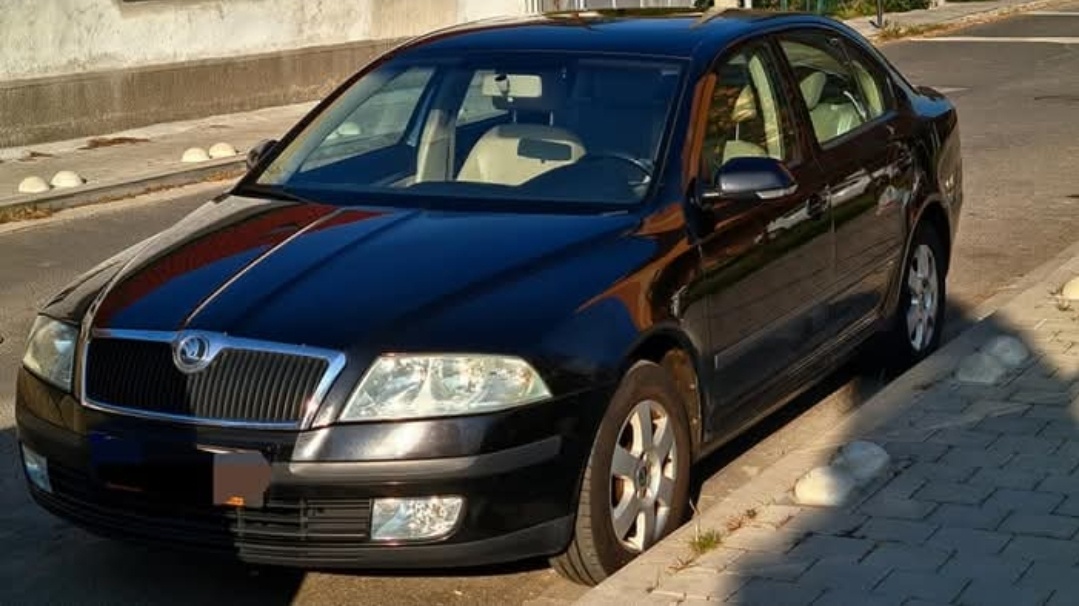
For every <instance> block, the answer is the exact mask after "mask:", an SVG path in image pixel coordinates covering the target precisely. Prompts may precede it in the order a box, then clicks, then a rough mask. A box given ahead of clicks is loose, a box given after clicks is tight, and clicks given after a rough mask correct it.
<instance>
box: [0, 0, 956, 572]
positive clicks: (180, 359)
mask: <svg viewBox="0 0 1079 606" xmlns="http://www.w3.org/2000/svg"><path fill="white" fill-rule="evenodd" d="M249 167H250V168H249V170H248V172H247V174H246V175H245V176H244V177H243V178H242V179H240V180H239V181H238V182H237V184H236V185H235V186H234V187H233V188H232V189H231V190H230V191H229V192H227V193H226V194H223V195H221V196H219V197H218V198H216V199H214V200H212V201H209V202H207V203H206V204H205V205H204V206H202V207H200V208H199V209H197V210H196V211H194V212H193V213H192V214H190V215H189V216H187V217H186V218H184V219H183V220H181V221H179V222H178V223H177V224H176V225H174V226H172V227H171V228H169V229H167V230H165V231H163V232H161V233H159V234H157V235H155V236H153V237H151V238H149V239H147V240H145V241H144V242H142V243H140V244H138V245H136V246H134V247H132V248H130V249H128V250H125V251H123V252H121V253H119V254H118V255H116V256H115V257H113V258H111V259H109V260H107V261H105V262H103V263H102V264H100V265H99V266H97V267H96V268H94V269H92V270H90V271H89V272H88V273H86V274H85V275H83V276H82V277H81V278H79V279H78V280H76V281H75V282H74V283H72V284H71V285H70V286H68V287H67V288H65V289H64V290H63V291H62V292H60V293H59V294H57V295H56V296H55V298H53V299H52V300H51V301H50V302H49V303H48V304H47V305H46V306H45V307H44V308H43V309H42V310H41V313H40V315H39V316H38V318H37V319H36V321H35V322H34V325H33V327H32V332H31V335H30V338H29V345H28V349H27V351H26V354H25V357H24V358H23V362H22V370H21V372H20V374H19V378H18V394H17V423H18V439H19V442H20V452H21V458H22V463H23V466H24V469H25V473H26V477H27V481H28V486H29V490H30V492H31V493H32V495H33V498H34V499H35V500H36V501H37V503H39V504H40V505H41V506H42V507H44V508H46V509H48V510H49V511H51V512H53V513H55V514H56V515H58V516H60V517H62V518H65V519H67V520H70V521H72V522H74V523H76V524H78V525H81V526H84V527H86V528H88V529H90V530H92V531H95V532H98V533H101V534H104V535H108V536H113V537H118V538H122V539H131V540H137V541H150V542H155V543H158V544H162V545H166V546H170V547H176V548H192V549H206V550H210V551H216V552H220V553H223V554H226V555H229V556H231V557H236V558H239V559H241V560H243V561H248V562H255V563H262V564H277V565H294V566H301V567H309V568H327V567H352V568H357V569H373V568H383V569H398V568H406V567H446V566H463V565H481V564H490V563H496V562H504V561H510V560H518V559H523V558H534V557H550V558H551V560H552V562H553V564H554V566H555V567H556V568H557V569H558V570H559V571H560V572H562V573H563V574H565V575H566V576H568V577H569V578H571V579H574V580H576V581H578V582H582V583H586V584H591V583H596V582H598V581H600V580H602V579H603V578H605V577H606V576H608V575H610V574H611V573H612V572H614V571H615V570H617V569H618V568H619V567H621V566H623V565H624V564H626V563H627V562H628V561H630V560H631V559H632V558H634V557H635V556H636V555H637V554H639V553H641V552H642V551H643V550H646V549H648V548H649V546H651V545H653V544H655V543H656V541H658V540H659V539H661V538H662V537H664V536H665V535H666V534H667V533H669V532H671V531H672V530H673V529H675V528H676V527H677V526H678V525H679V524H680V523H682V522H683V521H684V520H685V518H686V513H687V508H688V492H689V478H690V472H691V469H692V466H693V463H694V462H695V461H697V460H699V459H701V458H702V457H704V456H706V455H707V454H708V453H710V452H712V451H713V450H715V449H716V448H717V447H718V446H720V445H722V444H723V443H724V442H726V441H729V440H730V439H731V438H732V437H734V436H736V435H737V434H738V433H739V432H742V431H744V430H745V429H746V428H748V427H750V426H751V425H752V424H753V423H754V422H756V421H757V420H759V419H761V418H763V417H764V416H766V415H768V414H769V413H770V412H771V411H773V410H775V409H777V408H778V407H780V406H782V405H783V404H784V403H785V402H787V401H788V400H790V399H791V398H792V397H794V396H795V395H797V394H798V393H799V392H801V391H803V390H805V388H807V387H808V386H809V385H811V384H812V383H813V382H814V381H815V380H817V379H819V378H820V377H822V376H825V375H826V374H827V373H828V372H829V371H830V370H832V369H834V368H836V366H837V365H838V364H840V363H842V362H843V361H844V359H845V358H847V357H848V356H849V355H850V354H851V353H852V352H853V351H854V350H855V348H856V347H858V346H860V345H862V344H863V343H864V342H866V341H867V340H868V339H869V338H870V337H872V336H874V335H881V336H882V337H883V338H881V339H874V342H875V343H876V342H878V341H879V343H880V345H879V346H881V347H884V348H885V349H886V352H887V353H888V354H891V355H893V356H894V357H896V358H899V359H904V360H908V361H912V360H914V361H916V360H917V359H919V358H920V357H923V356H925V355H926V354H927V353H928V352H930V351H931V350H933V348H934V347H936V346H937V344H938V341H939V339H940V335H941V322H942V319H943V309H944V305H943V303H944V297H945V275H946V272H947V271H948V264H949V258H950V256H951V250H952V241H953V235H954V234H955V230H956V225H957V218H958V216H959V212H960V207H961V203H962V175H961V160H960V150H959V139H958V128H957V119H956V112H955V109H954V108H953V106H952V105H951V104H950V103H949V101H948V100H947V99H945V98H944V97H943V96H941V95H940V94H938V93H937V92H935V91H933V90H931V89H928V88H923V87H916V86H914V85H912V84H911V83H909V82H908V81H907V80H906V79H904V77H903V76H902V75H900V73H899V72H897V71H896V69H895V68H894V67H893V66H892V65H890V64H889V62H888V61H887V60H886V59H885V58H884V57H883V56H882V55H881V54H880V53H879V52H878V51H877V50H875V49H874V48H873V47H872V46H870V45H869V44H868V43H867V42H866V41H865V40H864V39H863V38H861V37H859V36H858V34H856V33H855V32H853V31H852V30H851V29H849V28H847V27H846V26H844V25H842V24H840V23H837V22H834V21H831V20H828V19H824V18H818V17H813V16H807V15H797V14H783V15H780V14H765V13H753V12H723V13H711V12H709V13H704V14H699V13H672V14H660V15H656V14H652V15H650V16H647V15H635V14H630V13H579V14H561V15H558V14H556V15H547V16H542V17H531V18H525V19H516V20H497V21H490V22H482V23H477V24H470V25H467V26H463V27H459V28H455V29H449V30H443V31H439V32H436V33H433V34H431V35H428V36H425V37H422V38H418V39H415V40H413V41H411V42H409V43H406V44H404V45H402V46H400V47H398V48H396V49H395V50H393V51H391V52H389V53H387V54H385V55H384V56H382V57H380V58H379V59H377V60H376V61H374V62H373V63H371V64H370V65H368V66H366V67H364V68H363V69H362V70H361V71H360V72H359V73H357V74H356V75H355V76H354V77H352V78H351V79H349V80H348V81H347V82H345V83H344V84H343V85H342V86H340V87H339V88H338V89H337V90H336V91H335V92H334V93H333V94H331V95H330V96H329V97H327V98H326V99H324V100H323V101H322V102H321V103H320V104H319V105H318V107H317V108H315V109H314V110H313V111H312V112H311V113H310V114H309V115H308V116H306V117H305V118H304V119H303V120H302V121H301V122H300V123H299V124H297V125H296V126H295V127H294V128H293V129H291V131H290V132H288V133H287V135H286V136H284V137H283V138H282V139H281V140H280V141H276V142H275V141H268V142H265V143H264V144H260V145H259V146H257V147H256V148H254V149H253V150H252V152H251V153H250V155H249Z"/></svg>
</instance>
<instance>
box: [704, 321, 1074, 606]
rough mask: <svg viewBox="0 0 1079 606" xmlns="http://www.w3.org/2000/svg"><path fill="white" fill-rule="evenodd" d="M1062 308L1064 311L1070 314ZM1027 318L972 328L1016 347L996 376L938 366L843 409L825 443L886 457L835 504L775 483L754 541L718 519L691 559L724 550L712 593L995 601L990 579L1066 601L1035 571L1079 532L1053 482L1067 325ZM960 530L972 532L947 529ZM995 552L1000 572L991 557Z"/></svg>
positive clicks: (1070, 333) (1067, 482) (1063, 489)
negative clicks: (720, 527)
mask: <svg viewBox="0 0 1079 606" xmlns="http://www.w3.org/2000/svg"><path fill="white" fill-rule="evenodd" d="M958 311H960V312H961V311H962V310H958ZM1062 311H1063V310H1062ZM1070 313H1071V314H1072V317H1071V318H1070V320H1068V321H1069V322H1072V323H1074V322H1077V321H1079V317H1076V315H1075V312H1074V311H1073V312H1070ZM1056 321H1060V320H1054V319H1050V320H1049V322H1050V323H1052V322H1056ZM1061 325H1065V324H1064V323H1063V322H1061ZM1033 330H1034V329H1032V328H1031V327H1030V326H1026V327H1018V326H1015V325H1011V324H1009V323H1008V322H1007V321H1005V320H1001V319H999V318H998V317H997V316H993V317H990V318H988V319H986V320H984V321H983V322H982V323H981V324H980V325H979V326H978V334H979V335H997V336H1009V337H1012V338H1014V339H1015V340H1014V341H1012V343H1016V342H1018V343H1022V344H1023V345H1024V347H1025V349H1026V350H1027V351H1028V352H1029V357H1028V358H1027V359H1026V361H1025V362H1023V363H1022V364H1021V365H1019V366H1018V367H1017V368H1013V369H1011V370H1010V371H1009V373H1008V374H1007V375H1006V376H1005V377H1004V378H1003V379H1001V380H1000V381H999V382H998V383H996V384H993V385H984V384H978V383H975V382H969V381H966V382H964V381H960V380H958V378H957V377H956V375H955V373H954V372H951V371H950V370H949V371H948V372H945V373H942V374H937V375H936V376H934V377H933V378H932V379H930V380H928V381H927V382H926V383H919V384H917V385H916V386H915V387H914V388H913V389H914V393H913V394H910V395H909V396H908V395H907V392H906V390H905V388H904V392H903V393H899V392H898V391H897V392H894V393H889V394H888V395H887V396H886V401H887V402H888V403H889V405H888V406H887V407H874V409H873V411H872V414H868V415H864V416H862V417H856V418H855V419H854V423H853V424H852V425H850V426H848V427H847V428H845V429H844V434H843V437H842V438H841V439H840V440H839V442H840V443H843V442H849V441H853V440H869V441H871V442H874V443H876V444H878V445H880V446H882V447H883V448H884V449H885V450H886V451H887V452H888V453H889V455H890V457H891V460H890V462H889V465H888V468H887V469H886V471H885V472H883V473H882V474H881V475H880V476H878V477H877V478H876V479H875V480H873V481H872V482H870V483H869V484H868V485H866V486H864V487H862V488H860V489H857V490H856V492H855V493H854V494H853V495H852V497H851V498H850V499H848V501H847V502H846V503H845V504H844V505H842V506H838V507H806V506H801V507H799V506H798V504H797V503H796V502H795V500H794V498H793V495H792V494H791V493H790V492H788V493H787V494H786V495H777V497H779V498H778V500H777V501H776V503H774V504H773V505H778V506H779V507H772V508H771V511H768V515H764V516H763V517H764V518H768V519H767V520H759V521H756V522H747V524H748V525H749V526H753V527H757V528H768V529H771V530H773V531H774V532H766V533H765V536H766V537H767V538H764V539H762V540H760V541H759V542H757V543H755V544H748V543H745V542H742V541H741V539H740V538H739V537H735V536H734V534H733V533H737V532H738V531H739V530H741V528H734V529H728V530H733V532H732V534H730V535H728V536H726V537H725V538H724V539H723V540H720V541H718V542H717V545H716V546H715V547H714V548H713V549H719V550H720V551H717V552H715V553H714V555H713V557H712V558H708V556H707V554H704V555H701V556H700V559H701V562H702V563H701V565H705V564H704V562H705V560H706V559H707V560H709V561H720V560H723V559H724V558H726V557H727V556H728V555H730V556H731V557H732V558H733V560H732V561H730V562H729V563H728V564H726V565H725V566H724V565H721V566H720V567H719V569H721V570H722V571H723V572H724V573H725V574H719V573H713V574H714V575H715V576H714V579H715V580H714V582H713V583H712V587H710V588H709V589H710V593H709V595H710V596H712V599H718V600H719V601H723V600H724V599H726V600H727V601H725V602H723V603H727V604H739V605H742V606H746V605H758V604H759V605H773V604H777V603H787V602H785V601H784V600H788V599H791V597H792V596H794V595H799V596H801V597H800V598H799V600H798V603H805V604H810V603H813V604H832V603H851V604H853V603H870V602H872V603H896V604H898V603H914V602H918V601H919V600H918V599H917V598H920V599H924V600H929V601H932V602H933V603H937V602H939V603H987V600H989V601H993V603H997V599H998V598H999V596H994V595H993V591H994V590H993V589H992V588H993V587H997V588H998V589H997V590H996V591H1000V590H1001V589H1000V588H1001V587H1003V588H1005V590H1007V591H1014V592H1015V593H1008V594H1006V595H1007V596H1008V597H1007V598H1004V601H1003V602H1000V603H1005V602H1007V603H1019V601H1022V602H1023V603H1026V602H1027V600H1030V602H1029V603H1044V601H1045V600H1046V599H1048V598H1049V597H1050V593H1051V592H1053V591H1056V593H1054V594H1053V598H1054V600H1057V599H1062V598H1066V599H1062V601H1061V602H1060V603H1079V584H1076V583H1074V582H1071V583H1070V584H1067V583H1065V580H1060V581H1055V580H1052V579H1051V577H1049V576H1047V575H1040V573H1039V572H1037V571H1038V567H1039V566H1041V565H1044V563H1043V564H1039V563H1038V560H1040V559H1042V558H1043V557H1047V558H1050V559H1051V558H1052V557H1055V556H1054V553H1052V552H1051V550H1052V549H1053V546H1054V545H1057V544H1061V545H1063V544H1068V545H1070V544H1071V543H1070V541H1068V540H1067V539H1072V537H1073V535H1075V534H1076V531H1079V519H1077V516H1079V507H1073V506H1069V505H1068V504H1069V503H1072V501H1071V500H1070V499H1068V498H1067V494H1066V493H1067V491H1068V490H1071V488H1070V487H1072V486H1074V487H1075V490H1077V491H1079V483H1076V484H1072V483H1075V482H1079V480H1076V479H1075V476H1073V475H1071V474H1072V472H1074V471H1075V470H1076V468H1079V426H1077V419H1079V403H1077V402H1076V400H1075V391H1074V386H1075V385H1076V381H1077V379H1079V352H1077V351H1071V352H1070V356H1071V357H1070V358H1069V354H1068V353H1067V351H1068V350H1069V348H1070V347H1071V346H1070V345H1069V342H1070V341H1072V340H1076V339H1079V336H1077V335H1079V331H1077V330H1075V329H1070V330H1069V329H1063V330H1064V332H1063V333H1061V332H1054V331H1053V329H1052V328H1045V327H1044V326H1043V327H1041V328H1038V329H1037V331H1038V332H1037V335H1038V336H1037V342H1034V341H1033V340H1032V339H1031V338H1027V337H1026V336H1025V335H1031V334H1034V332H1032V331H1033ZM951 332H952V334H955V331H954V330H953V331H951ZM1042 335H1045V336H1042ZM966 355H968V354H964V357H965V356H966ZM934 372H935V371H934ZM922 374H923V373H919V374H918V375H913V376H912V378H913V377H916V380H918V381H921V380H922V379H923V378H924V377H923V376H922ZM926 376H928V373H926ZM1054 487H1055V488H1054ZM1073 505H1074V503H1073ZM1069 507H1070V509H1069ZM767 509H768V508H765V509H764V510H758V509H755V510H753V511H754V514H753V515H754V516H755V515H757V512H758V511H766V510H767ZM1028 509H1030V510H1029V511H1028ZM777 512H779V513H778V514H777V515H778V516H779V519H773V518H775V517H776V516H772V515H770V514H773V513H777ZM1013 518H1014V519H1013ZM751 519H752V517H751ZM1050 522H1053V523H1054V524H1055V525H1054V526H1053V527H1051V528H1050V527H1049V526H1044V527H1041V528H1034V526H1033V525H1037V524H1039V523H1042V524H1049V523H1050ZM747 530H748V529H747ZM747 536H748V535H747ZM965 536H970V537H973V538H970V540H969V541H967V542H966V543H964V542H963V540H962V539H961V538H957V537H965ZM998 539H999V543H997V542H995V541H997V540H998ZM979 541H981V542H979ZM1070 549H1072V551H1069V552H1068V553H1073V552H1074V553H1075V554H1077V555H1079V547H1071V548H1070ZM743 550H744V551H743ZM1046 550H1048V551H1046ZM998 556H999V560H998V559H995V558H997V557H998ZM1073 559H1074V558H1073ZM979 562H980V563H979ZM1001 562H1007V563H1008V564H1009V566H1008V567H1006V568H1008V570H1007V571H1003V569H1002V568H1000V567H996V568H994V566H996V565H997V564H1000V563H1001ZM1011 564H1015V565H1017V566H1018V567H1017V568H1014V569H1012V567H1010V565H1011ZM938 575H940V576H939V577H938ZM1039 575H1040V576H1039ZM987 576H988V577H993V578H985V577H987ZM1001 576H1006V577H1009V578H1006V579H1002V578H997V577H1001ZM979 579H980V580H979ZM1038 579H1042V580H1038ZM1072 581H1074V579H1072ZM994 583H995V585H994ZM1056 583H1059V584H1056ZM1069 591H1070V592H1072V593H1067V594H1062V592H1069ZM809 593H812V594H813V595H809ZM893 598H894V599H893ZM1013 598H1014V599H1015V600H1016V601H1010V600H1012V599H1013ZM1020 598H1022V599H1020ZM874 599H879V600H883V601H880V602H875V601H873V600H874ZM905 599H910V600H913V601H910V602H905V601H903V600H905ZM814 600H819V601H814ZM852 600H853V601H852ZM953 600H956V601H954V602H953ZM919 603H921V602H919ZM1053 603H1056V602H1055V601H1054V602H1053Z"/></svg>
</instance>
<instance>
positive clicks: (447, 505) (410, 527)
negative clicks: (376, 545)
mask: <svg viewBox="0 0 1079 606" xmlns="http://www.w3.org/2000/svg"><path fill="white" fill-rule="evenodd" d="M464 502H465V500H464V499H463V498H461V497H422V498H412V499H375V504H374V507H373V510H372V512H371V539H372V540H374V541H420V540H431V539H440V538H442V537H444V536H446V535H448V534H449V533H450V532H452V531H453V529H454V527H456V526H457V520H458V519H459V518H460V517H461V510H462V509H463V506H464Z"/></svg>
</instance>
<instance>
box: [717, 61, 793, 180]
mask: <svg viewBox="0 0 1079 606" xmlns="http://www.w3.org/2000/svg"><path fill="white" fill-rule="evenodd" d="M715 76H716V83H715V88H714V89H713V92H712V97H711V102H710V104H709V108H708V116H707V126H706V128H705V134H704V141H703V144H702V149H701V157H702V159H703V161H704V164H705V169H706V170H707V173H706V174H708V175H712V174H715V172H716V171H717V170H718V169H719V167H721V166H722V165H723V164H725V163H726V162H728V161H729V160H731V159H732V158H738V157H745V156H758V157H772V158H775V159H776V160H781V161H788V160H790V159H791V158H790V156H791V152H792V150H793V147H794V145H793V140H792V137H791V131H790V125H789V124H787V122H786V120H785V117H786V116H785V115H784V113H783V111H782V110H781V106H780V99H781V98H782V96H781V92H780V89H779V77H778V76H777V71H776V66H775V63H774V61H773V60H772V56H771V55H770V54H769V53H768V52H767V51H766V50H765V47H763V46H757V45H750V46H747V47H745V48H744V49H742V50H741V51H739V52H737V53H735V54H734V55H733V56H730V57H728V58H727V59H725V60H724V61H722V62H721V63H720V65H719V67H717V68H716V71H715Z"/></svg>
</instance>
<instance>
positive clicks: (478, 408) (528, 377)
mask: <svg viewBox="0 0 1079 606" xmlns="http://www.w3.org/2000/svg"><path fill="white" fill-rule="evenodd" d="M549 397H551V392H550V391H549V390H548V389H547V385H546V384H545V383H544V382H543V379H541V378H540V376H539V375H538V374H537V373H536V371H535V370H534V369H533V368H532V367H531V366H530V365H529V364H528V363H527V362H525V361H524V360H521V359H519V358H511V357H502V356H485V355H445V356H429V355H387V356H382V357H380V358H379V359H378V360H376V361H375V363H374V365H372V366H371V368H370V369H369V370H368V371H367V374H365V375H364V377H363V379H361V380H360V384H359V385H358V386H357V387H356V390H355V391H353V392H352V395H351V396H350V397H349V400H348V403H347V404H345V408H344V410H342V411H341V417H340V420H341V421H387V420H394V419H415V418H421V417H448V416H456V415H468V414H477V413H484V412H491V411H495V410H502V409H505V408H512V407H514V406H521V405H523V404H529V403H531V402H536V401H539V400H543V399H546V398H549Z"/></svg>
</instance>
